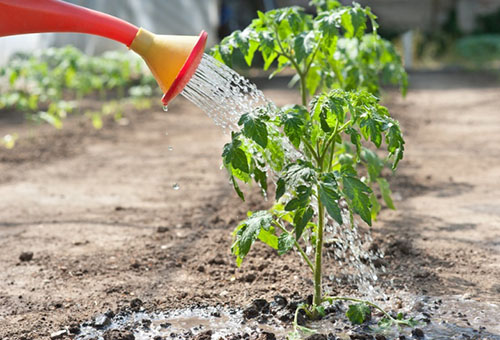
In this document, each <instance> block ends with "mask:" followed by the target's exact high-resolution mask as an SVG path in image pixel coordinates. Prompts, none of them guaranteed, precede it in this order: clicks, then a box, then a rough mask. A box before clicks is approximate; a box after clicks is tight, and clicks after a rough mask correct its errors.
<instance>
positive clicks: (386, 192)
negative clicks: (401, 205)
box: [377, 177, 396, 210]
mask: <svg viewBox="0 0 500 340" xmlns="http://www.w3.org/2000/svg"><path fill="white" fill-rule="evenodd" d="M377 183H378V186H379V188H380V193H381V194H382V198H383V199H384V202H385V204H386V205H387V207H388V208H390V209H393V210H395V209H396V207H395V206H394V202H393V201H392V197H391V196H392V192H391V188H390V186H389V182H387V180H386V179H385V178H382V177H381V178H378V179H377Z"/></svg>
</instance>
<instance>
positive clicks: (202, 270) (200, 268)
mask: <svg viewBox="0 0 500 340" xmlns="http://www.w3.org/2000/svg"><path fill="white" fill-rule="evenodd" d="M196 270H198V271H199V272H200V273H204V272H205V267H203V266H198V268H196Z"/></svg>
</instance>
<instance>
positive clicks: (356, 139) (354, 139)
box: [345, 127, 361, 158]
mask: <svg viewBox="0 0 500 340" xmlns="http://www.w3.org/2000/svg"><path fill="white" fill-rule="evenodd" d="M345 132H346V133H347V134H348V135H350V136H351V143H352V144H354V146H355V147H356V156H357V157H358V158H359V157H361V135H360V134H359V133H358V131H356V130H355V129H353V128H350V127H349V128H347V129H346V130H345Z"/></svg>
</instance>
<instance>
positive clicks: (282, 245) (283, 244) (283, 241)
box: [278, 232, 295, 255]
mask: <svg viewBox="0 0 500 340" xmlns="http://www.w3.org/2000/svg"><path fill="white" fill-rule="evenodd" d="M294 244H295V239H294V238H293V235H292V234H289V233H285V232H283V233H281V235H280V236H279V237H278V255H283V254H285V253H287V252H288V251H289V250H290V249H292V248H293V246H294Z"/></svg>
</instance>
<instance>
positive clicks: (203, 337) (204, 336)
mask: <svg viewBox="0 0 500 340" xmlns="http://www.w3.org/2000/svg"><path fill="white" fill-rule="evenodd" d="M212 334H213V332H212V331H211V330H208V331H205V332H201V333H199V334H197V335H196V336H195V337H194V338H193V340H211V339H212Z"/></svg>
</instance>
